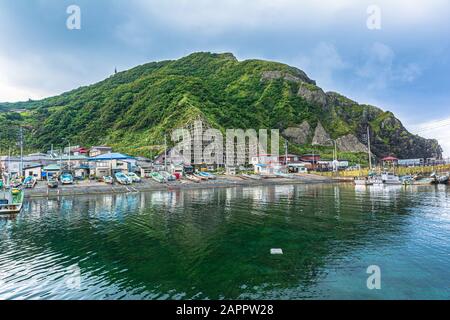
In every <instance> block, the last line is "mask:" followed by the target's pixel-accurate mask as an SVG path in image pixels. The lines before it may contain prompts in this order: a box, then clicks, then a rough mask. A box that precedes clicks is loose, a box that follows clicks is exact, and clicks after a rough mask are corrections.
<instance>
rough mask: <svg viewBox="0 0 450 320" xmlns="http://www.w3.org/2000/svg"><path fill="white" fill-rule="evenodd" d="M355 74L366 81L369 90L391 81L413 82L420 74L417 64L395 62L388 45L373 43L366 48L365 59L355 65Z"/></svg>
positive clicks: (388, 83) (380, 88)
mask: <svg viewBox="0 0 450 320" xmlns="http://www.w3.org/2000/svg"><path fill="white" fill-rule="evenodd" d="M356 74H357V75H358V76H359V77H361V78H364V79H366V80H367V81H368V83H367V88H368V89H369V90H382V89H385V88H386V87H388V86H389V85H390V83H392V82H398V81H400V82H413V81H415V80H416V79H417V78H419V77H420V76H421V74H422V69H421V67H420V66H419V65H418V64H415V63H407V64H401V63H396V55H395V52H394V51H393V50H392V49H391V47H389V46H388V45H386V44H384V43H380V42H375V43H373V44H372V45H371V46H370V48H368V49H367V50H366V61H365V63H364V64H363V65H362V66H359V67H356Z"/></svg>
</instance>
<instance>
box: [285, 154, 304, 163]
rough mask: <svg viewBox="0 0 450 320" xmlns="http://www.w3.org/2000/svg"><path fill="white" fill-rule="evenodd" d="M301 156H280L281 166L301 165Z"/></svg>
mask: <svg viewBox="0 0 450 320" xmlns="http://www.w3.org/2000/svg"><path fill="white" fill-rule="evenodd" d="M300 158H301V157H300V156H299V155H296V154H287V155H280V163H281V164H284V165H286V164H288V163H299V162H300Z"/></svg>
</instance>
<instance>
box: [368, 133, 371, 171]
mask: <svg viewBox="0 0 450 320" xmlns="http://www.w3.org/2000/svg"><path fill="white" fill-rule="evenodd" d="M367 147H368V151H369V170H371V171H372V152H371V151H370V128H369V126H367Z"/></svg>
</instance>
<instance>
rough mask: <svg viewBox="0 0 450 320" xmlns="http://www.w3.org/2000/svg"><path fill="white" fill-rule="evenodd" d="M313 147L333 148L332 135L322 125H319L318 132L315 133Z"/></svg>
mask: <svg viewBox="0 0 450 320" xmlns="http://www.w3.org/2000/svg"><path fill="white" fill-rule="evenodd" d="M312 144H313V145H319V146H332V145H333V142H332V141H331V138H330V135H329V134H328V133H327V132H326V131H325V129H324V127H323V126H322V124H321V123H320V122H319V123H317V127H316V130H315V132H314V138H313V140H312Z"/></svg>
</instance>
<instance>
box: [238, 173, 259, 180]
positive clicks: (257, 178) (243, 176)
mask: <svg viewBox="0 0 450 320" xmlns="http://www.w3.org/2000/svg"><path fill="white" fill-rule="evenodd" d="M241 177H242V178H244V179H252V180H261V179H262V178H261V176H258V175H256V174H245V173H244V174H241Z"/></svg>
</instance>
